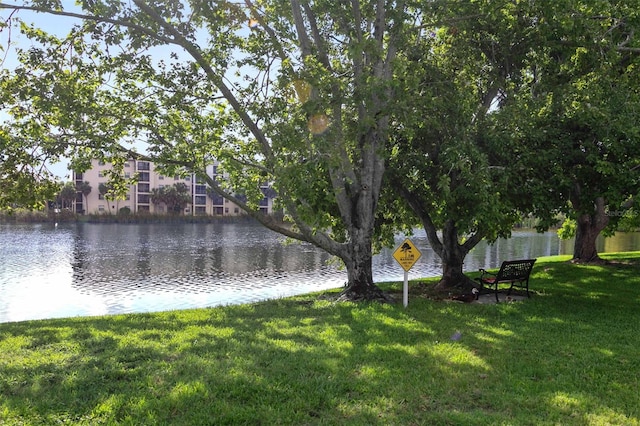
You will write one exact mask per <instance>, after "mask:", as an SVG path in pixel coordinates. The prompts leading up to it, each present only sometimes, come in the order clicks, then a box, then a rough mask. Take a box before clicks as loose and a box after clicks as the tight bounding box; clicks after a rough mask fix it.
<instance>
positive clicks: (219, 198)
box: [209, 192, 224, 205]
mask: <svg viewBox="0 0 640 426" xmlns="http://www.w3.org/2000/svg"><path fill="white" fill-rule="evenodd" d="M209 196H210V197H211V202H212V203H213V204H215V205H219V204H224V198H222V196H221V195H218V194H216V193H215V192H212V193H211V194H209Z"/></svg>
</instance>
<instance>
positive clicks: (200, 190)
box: [196, 185, 207, 194]
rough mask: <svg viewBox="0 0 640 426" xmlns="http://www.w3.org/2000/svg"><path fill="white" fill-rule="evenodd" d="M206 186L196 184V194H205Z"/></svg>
mask: <svg viewBox="0 0 640 426" xmlns="http://www.w3.org/2000/svg"><path fill="white" fill-rule="evenodd" d="M206 193H207V187H206V186H204V185H196V194H206Z"/></svg>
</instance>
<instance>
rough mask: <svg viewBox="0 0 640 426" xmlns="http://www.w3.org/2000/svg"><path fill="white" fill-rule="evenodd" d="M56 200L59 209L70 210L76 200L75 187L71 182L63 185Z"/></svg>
mask: <svg viewBox="0 0 640 426" xmlns="http://www.w3.org/2000/svg"><path fill="white" fill-rule="evenodd" d="M56 199H57V201H58V204H59V206H60V207H61V208H63V209H64V208H72V207H73V203H74V202H75V200H76V186H75V185H74V184H73V182H67V183H65V184H64V186H63V187H62V189H61V190H60V192H59V193H58V196H57V197H56Z"/></svg>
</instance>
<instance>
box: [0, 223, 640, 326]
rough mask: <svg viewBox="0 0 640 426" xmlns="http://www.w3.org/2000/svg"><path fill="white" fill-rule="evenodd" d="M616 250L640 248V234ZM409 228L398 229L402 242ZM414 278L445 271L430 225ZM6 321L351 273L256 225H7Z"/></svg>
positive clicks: (506, 251)
mask: <svg viewBox="0 0 640 426" xmlns="http://www.w3.org/2000/svg"><path fill="white" fill-rule="evenodd" d="M631 235H633V238H629V239H628V240H629V241H628V242H627V243H626V246H625V244H624V243H620V242H617V243H616V244H615V245H614V246H615V247H616V249H617V250H622V249H625V250H632V249H637V247H638V244H640V241H638V238H637V237H638V235H635V234H631ZM404 238H405V237H404V236H398V239H397V243H398V244H399V243H400V242H402V240H403V239H404ZM410 238H411V240H412V241H413V243H414V244H415V245H416V246H417V247H418V248H419V249H420V251H421V252H422V257H421V258H420V260H419V261H418V262H417V263H416V264H415V265H414V266H413V268H412V269H411V271H410V272H409V276H410V278H411V279H413V278H418V277H428V276H437V275H439V274H440V269H441V262H440V260H439V258H438V257H437V256H436V255H435V253H434V252H433V250H431V249H430V248H429V245H428V243H427V240H426V236H425V234H424V232H416V235H414V236H411V237H410ZM559 251H561V244H560V242H559V241H558V239H557V237H556V236H555V234H554V233H546V234H537V233H535V232H519V233H514V236H513V237H512V238H511V239H510V240H500V241H497V242H496V244H494V245H492V246H487V245H486V244H484V243H483V244H481V245H479V246H478V247H477V248H476V249H474V250H473V251H472V252H471V253H470V254H469V256H467V259H466V261H467V263H466V264H465V270H467V271H477V270H478V269H479V268H481V267H496V266H498V265H499V263H500V262H501V261H502V260H504V259H515V258H528V257H539V256H548V255H554V254H558V252H559ZM392 252H393V249H386V250H384V251H383V252H381V253H380V254H378V255H376V257H375V258H374V264H373V274H374V280H375V281H377V282H379V281H402V279H403V277H404V271H403V270H402V268H401V267H400V266H399V265H398V264H397V262H396V261H395V260H394V259H393V256H392ZM0 256H1V264H0V322H8V321H21V320H27V319H41V318H56V317H69V316H85V315H104V314H117V313H130V312H149V311H162V310H172V309H186V308H199V307H207V306H217V305H226V304H237V303H246V302H254V301H258V300H264V299H269V298H278V297H286V296H290V295H294V294H301V293H307V292H310V291H320V290H324V289H330V288H337V287H341V286H343V285H344V283H345V281H346V273H345V272H344V271H342V270H339V269H337V268H336V267H335V266H333V265H334V264H329V262H328V261H329V260H330V257H329V256H328V255H327V254H326V253H324V252H323V251H321V250H319V249H317V248H315V247H313V246H312V245H310V244H302V243H293V244H285V239H284V237H282V236H280V235H278V234H276V233H274V232H271V231H269V230H267V229H265V228H263V227H261V226H259V225H257V224H252V223H238V224H182V225H162V224H141V225H117V224H73V225H61V226H58V227H54V226H53V224H37V225H32V224H28V225H7V224H0Z"/></svg>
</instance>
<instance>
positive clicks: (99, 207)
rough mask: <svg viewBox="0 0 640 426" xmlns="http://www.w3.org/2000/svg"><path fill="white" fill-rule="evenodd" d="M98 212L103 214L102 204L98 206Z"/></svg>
mask: <svg viewBox="0 0 640 426" xmlns="http://www.w3.org/2000/svg"><path fill="white" fill-rule="evenodd" d="M98 211H99V212H103V211H104V204H99V205H98Z"/></svg>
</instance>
